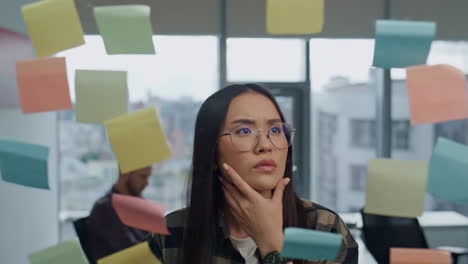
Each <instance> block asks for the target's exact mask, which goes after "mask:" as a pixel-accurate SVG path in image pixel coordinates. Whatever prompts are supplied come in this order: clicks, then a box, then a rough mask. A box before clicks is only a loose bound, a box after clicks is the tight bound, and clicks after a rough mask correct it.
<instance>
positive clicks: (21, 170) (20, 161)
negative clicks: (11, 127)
mask: <svg viewBox="0 0 468 264" xmlns="http://www.w3.org/2000/svg"><path fill="white" fill-rule="evenodd" d="M48 155H49V148H47V147H43V146H39V145H34V144H29V143H24V142H18V141H13V140H8V139H1V138H0V174H1V176H2V179H3V180H4V181H6V182H11V183H15V184H20V185H24V186H28V187H34V188H41V189H49V182H48V174H47V159H48Z"/></svg>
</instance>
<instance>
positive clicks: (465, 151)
mask: <svg viewBox="0 0 468 264" xmlns="http://www.w3.org/2000/svg"><path fill="white" fill-rule="evenodd" d="M427 185H428V186H427V191H428V192H429V193H430V194H432V195H434V196H435V197H438V198H441V199H444V200H447V201H451V202H455V203H463V204H468V191H467V186H468V147H467V146H465V145H463V144H460V143H456V142H453V141H451V140H448V139H445V138H439V139H438V140H437V144H436V146H435V148H434V152H433V153H432V157H431V161H430V164H429V179H428V184H427Z"/></svg>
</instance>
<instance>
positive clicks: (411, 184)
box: [364, 159, 428, 217]
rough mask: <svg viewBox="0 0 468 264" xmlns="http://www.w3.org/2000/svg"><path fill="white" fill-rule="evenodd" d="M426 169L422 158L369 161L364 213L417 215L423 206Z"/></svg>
mask: <svg viewBox="0 0 468 264" xmlns="http://www.w3.org/2000/svg"><path fill="white" fill-rule="evenodd" d="M427 171H428V164H427V162H425V161H406V160H405V161H402V160H390V159H373V160H370V161H369V164H368V175H367V192H366V205H365V207H364V212H366V213H370V214H377V215H387V216H399V217H417V216H420V215H421V214H422V212H423V208H424V195H425V193H426V184H427Z"/></svg>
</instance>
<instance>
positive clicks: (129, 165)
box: [104, 108, 171, 173]
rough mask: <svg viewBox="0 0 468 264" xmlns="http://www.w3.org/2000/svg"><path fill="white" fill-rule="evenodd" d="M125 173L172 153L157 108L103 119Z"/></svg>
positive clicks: (163, 158) (120, 165)
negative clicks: (106, 119)
mask: <svg viewBox="0 0 468 264" xmlns="http://www.w3.org/2000/svg"><path fill="white" fill-rule="evenodd" d="M104 125H105V126H106V130H107V135H108V136H109V140H110V142H111V144H112V148H113V150H114V153H115V156H116V157H117V160H118V162H119V167H120V170H121V171H122V173H127V172H129V171H133V170H136V169H140V168H143V167H146V166H150V165H152V164H153V163H156V162H160V161H163V160H165V159H168V158H169V157H170V156H171V151H170V149H169V145H168V144H167V139H166V136H165V135H164V131H163V129H162V128H161V125H160V123H159V119H158V115H157V114H156V110H155V109H154V108H147V109H144V110H140V111H137V112H134V113H131V114H127V115H122V116H119V117H116V118H114V119H112V120H109V121H106V122H104Z"/></svg>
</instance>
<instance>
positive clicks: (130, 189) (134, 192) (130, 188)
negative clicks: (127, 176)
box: [127, 181, 141, 197]
mask: <svg viewBox="0 0 468 264" xmlns="http://www.w3.org/2000/svg"><path fill="white" fill-rule="evenodd" d="M127 190H128V194H130V195H131V196H136V197H140V196H141V192H139V191H138V190H135V189H134V188H133V186H132V185H131V184H130V182H129V181H127Z"/></svg>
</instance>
